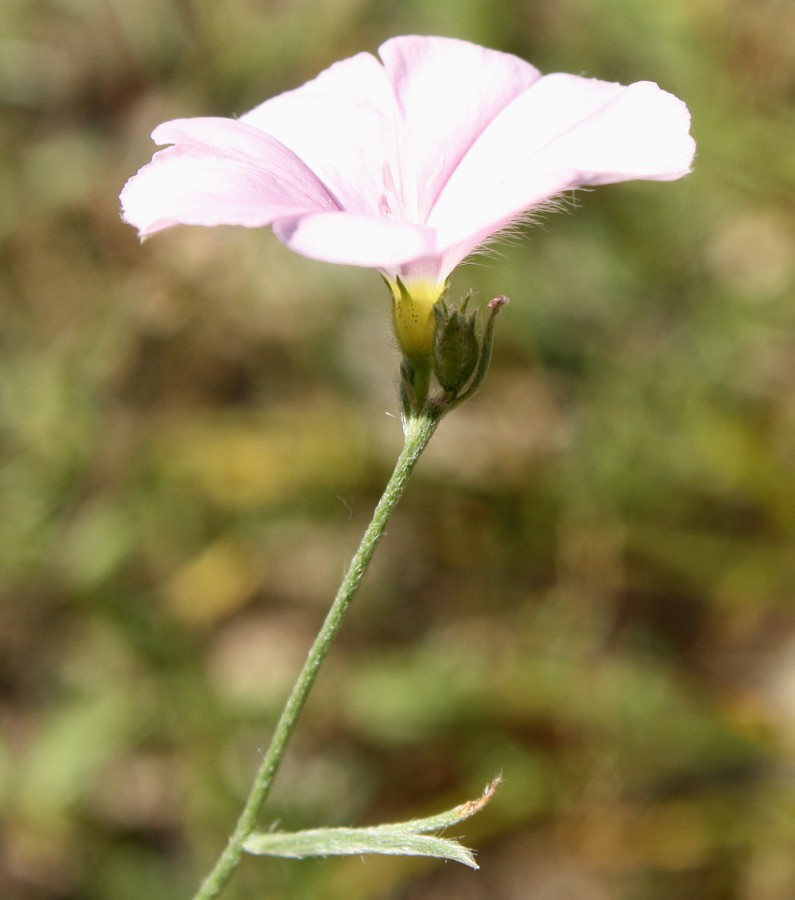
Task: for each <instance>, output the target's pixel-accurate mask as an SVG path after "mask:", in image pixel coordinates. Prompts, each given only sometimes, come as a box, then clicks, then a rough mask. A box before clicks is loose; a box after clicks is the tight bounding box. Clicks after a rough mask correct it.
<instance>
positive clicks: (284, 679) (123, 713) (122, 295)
mask: <svg viewBox="0 0 795 900" xmlns="http://www.w3.org/2000/svg"><path fill="white" fill-rule="evenodd" d="M410 32H417V33H441V34H448V35H454V36H459V37H463V38H468V39H472V40H475V41H478V42H480V43H483V44H487V45H490V46H493V47H499V48H501V49H504V50H508V51H512V52H514V53H517V54H519V55H521V56H523V57H525V58H527V59H529V60H531V61H532V62H534V63H535V64H536V65H537V66H539V67H540V68H541V69H542V70H544V71H558V70H562V71H573V72H579V73H584V74H589V75H594V76H598V77H602V78H607V79H615V80H620V81H624V82H629V81H635V80H641V79H649V80H654V81H657V82H659V83H660V84H661V85H663V86H664V87H666V88H667V89H669V90H672V91H674V92H675V93H677V94H679V95H680V96H681V97H683V98H684V99H685V100H686V101H687V102H688V103H689V105H690V107H691V110H692V113H693V120H694V133H695V135H696V137H697V140H698V142H699V157H698V159H697V164H696V168H695V172H694V174H693V175H692V176H691V177H690V178H689V179H687V180H685V181H682V182H677V183H675V184H668V185H659V184H630V185H621V186H615V187H609V188H601V189H599V190H598V191H596V192H594V193H583V194H580V195H578V197H577V205H578V206H579V207H580V208H579V209H577V210H576V212H574V213H573V214H572V215H558V216H554V217H547V218H546V219H545V220H544V223H543V225H542V227H536V228H535V229H533V230H531V231H528V232H527V233H526V234H525V235H523V236H522V238H521V239H520V240H517V241H514V242H512V243H511V244H510V245H508V246H503V247H501V248H500V253H499V254H498V257H497V258H496V259H492V260H482V259H481V260H479V262H478V264H473V265H469V266H467V267H465V268H463V269H461V270H460V271H459V273H458V274H457V276H456V281H455V290H460V291H463V290H465V289H467V288H469V287H473V288H475V289H476V290H477V292H478V294H479V296H480V297H481V299H483V300H487V299H489V298H490V297H492V296H494V295H495V294H498V293H506V294H508V295H509V296H510V297H511V298H512V300H513V303H512V305H511V306H510V307H509V308H508V309H507V310H506V311H505V313H504V314H503V316H502V317H501V319H500V322H499V326H500V327H499V328H498V337H497V348H496V352H495V361H494V368H493V371H492V374H491V375H490V377H489V380H488V382H487V384H486V386H485V388H484V389H483V391H482V393H481V394H480V395H479V396H478V398H477V399H476V400H475V401H473V402H472V403H470V404H468V405H467V406H465V407H463V408H461V409H460V410H458V411H456V413H455V414H454V415H453V416H451V417H450V419H449V420H447V421H446V422H445V423H444V425H443V426H442V428H441V430H440V433H439V435H438V437H437V439H436V441H435V444H434V445H432V447H431V448H430V450H429V452H428V455H427V457H426V458H425V459H424V460H423V462H422V463H421V465H420V467H419V469H418V471H417V474H416V475H415V478H414V482H413V484H412V485H411V486H410V489H409V492H408V495H407V497H406V498H405V500H404V502H403V503H402V505H401V507H400V509H399V512H398V514H397V517H396V520H395V522H394V523H393V525H392V526H391V528H390V532H389V534H388V537H387V539H386V541H385V542H384V544H383V545H382V548H381V550H380V555H379V556H378V558H377V561H376V564H375V565H374V568H373V570H372V572H371V573H370V576H369V578H368V580H367V581H366V583H365V587H364V590H363V592H362V595H361V597H360V598H359V599H358V601H357V604H356V605H355V606H354V610H353V613H352V615H351V618H350V621H349V622H348V623H347V628H346V629H345V631H344V633H343V636H342V638H341V641H340V645H339V646H338V647H337V648H336V649H335V651H334V653H333V655H332V658H331V659H330V661H329V665H328V669H327V670H326V671H325V672H324V674H323V676H322V677H321V679H320V681H319V683H318V686H317V693H316V695H315V696H314V698H313V699H312V701H311V702H310V706H309V708H308V710H307V715H306V716H305V719H304V720H303V722H302V725H301V727H300V729H299V731H298V734H297V736H296V740H295V742H294V745H293V747H292V750H291V753H290V755H289V758H288V760H287V761H286V764H285V766H284V769H283V771H282V772H281V774H280V778H279V780H278V784H277V788H276V790H275V793H274V795H273V798H272V802H271V803H270V806H269V808H268V810H267V822H278V823H280V824H281V826H282V827H292V826H295V827H312V826H317V825H321V824H366V823H369V822H376V821H386V820H390V819H392V820H399V819H401V818H407V817H409V816H412V815H420V814H424V813H428V812H432V811H438V810H441V809H443V808H445V807H446V806H449V805H452V804H453V803H456V802H459V801H461V800H463V799H466V798H467V797H470V796H475V795H477V793H478V792H479V791H480V789H481V788H482V787H483V785H484V784H485V783H486V782H487V781H488V780H489V779H490V778H491V777H492V776H493V775H494V774H495V773H496V772H497V771H502V772H503V774H504V776H505V780H506V783H505V785H504V787H503V788H502V790H501V792H500V794H499V796H498V797H497V799H496V800H495V801H494V803H493V804H492V805H491V806H490V807H489V808H488V810H487V811H486V812H485V813H484V814H482V815H481V816H479V817H478V818H476V819H474V820H472V821H471V822H469V823H467V824H466V826H463V827H462V836H463V839H464V841H465V842H466V843H468V844H469V845H472V846H475V847H477V848H479V850H480V855H479V861H480V863H481V866H482V868H481V871H480V872H479V873H476V874H473V873H471V872H469V871H465V870H463V869H461V870H458V869H457V868H454V867H453V866H451V865H447V866H444V865H440V864H436V863H433V862H428V861H411V860H397V859H386V858H384V859H374V858H371V859H368V860H366V861H364V862H363V861H361V860H359V859H353V860H335V861H331V860H329V861H317V862H315V861H312V862H305V863H300V862H287V861H284V862H280V861H276V862H274V861H271V862H268V861H263V860H259V859H257V860H247V861H246V862H245V864H244V866H243V868H242V869H241V871H240V873H239V877H238V878H237V879H236V880H235V883H234V885H233V886H232V889H231V890H230V891H229V898H230V900H234V898H236V897H237V898H243V897H247V898H253V897H263V898H264V897H269V898H274V900H275V898H297V900H299V898H300V900H302V898H318V900H338V898H345V900H371V898H372V900H383V898H395V900H397V898H400V900H437V898H455V900H476V898H484V900H485V898H489V900H535V898H539V900H540V898H563V897H566V898H577V900H580V898H582V900H600V898H621V900H624V898H627V900H656V898H666V900H668V898H674V897H676V898H680V897H681V898H685V897H687V898H704V900H791V898H792V897H793V896H795V853H794V852H793V848H794V847H795V769H794V768H793V761H794V756H793V754H794V753H795V609H794V608H793V597H794V596H795V552H793V543H794V541H793V539H794V538H795V303H793V286H794V285H795V155H793V153H792V147H793V146H795V115H793V101H795V5H793V4H792V3H791V2H788V0H758V2H755V3H747V2H744V0H667V2H665V3H643V2H640V0H606V2H603V3H600V4H595V3H594V4H589V3H584V2H578V0H557V2H555V3H549V2H542V0H503V2H502V3H500V4H493V3H487V2H485V0H456V2H453V0H447V2H444V0H436V2H424V3H421V2H418V0H409V2H405V3H400V4H393V3H386V2H383V0H135V2H132V3H131V2H123V0H3V11H2V16H0V102H1V103H2V118H0V153H2V160H3V164H2V167H1V168H0V297H2V302H1V305H0V435H1V442H0V454H2V469H0V502H1V503H2V506H1V507H0V508H1V509H2V515H0V585H2V603H1V605H0V723H1V727H0V821H1V822H2V824H0V833H1V834H2V838H1V839H0V848H1V849H0V896H2V897H3V898H8V900H109V898H113V900H124V898H144V897H145V898H147V900H174V898H177V897H181V896H183V897H184V896H189V895H190V893H191V890H192V888H193V886H194V885H195V883H196V880H197V878H198V877H199V876H200V875H201V874H203V873H204V871H205V870H206V868H207V867H208V865H209V863H210V861H211V860H212V859H213V858H214V856H215V854H216V852H217V851H218V849H219V848H220V847H221V846H222V844H223V842H224V840H225V838H226V835H227V834H228V832H229V829H230V828H231V825H232V823H233V821H234V820H235V818H236V815H237V812H238V810H239V807H240V804H241V800H242V797H243V796H244V794H245V792H246V790H247V788H248V784H249V781H250V778H251V776H252V773H253V771H254V769H255V767H256V764H257V760H258V756H259V752H260V750H261V748H262V747H263V745H264V744H265V742H266V740H267V735H268V729H269V723H271V722H272V721H273V717H274V716H275V714H276V712H277V710H278V708H279V706H280V703H281V702H282V699H283V697H284V695H285V692H286V691H287V689H288V686H289V684H290V683H291V679H292V677H293V675H294V674H295V672H296V670H297V668H298V666H299V665H300V663H301V662H302V660H303V657H304V654H305V652H306V648H307V646H308V643H309V641H310V640H311V637H312V635H313V634H314V630H315V629H316V627H317V625H318V623H319V621H320V618H321V616H322V615H323V613H324V610H325V608H326V605H327V603H328V602H329V599H330V597H331V595H332V593H333V591H334V589H335V588H336V584H337V581H338V579H339V576H340V574H341V571H342V567H343V565H344V564H345V562H346V561H347V559H348V558H349V556H350V554H351V553H352V551H353V549H354V547H355V545H356V543H357V541H358V536H359V534H360V531H361V529H362V527H363V525H364V524H365V522H366V521H367V519H368V517H369V514H370V511H371V509H372V506H373V504H374V502H375V499H376V497H377V496H378V494H379V492H380V489H381V486H382V485H383V483H384V480H385V478H386V476H387V473H388V472H389V470H390V469H391V465H392V462H393V460H394V457H395V455H396V453H397V451H398V449H399V445H400V428H399V425H398V423H397V421H396V419H395V418H394V417H393V414H394V411H395V402H394V397H393V391H394V380H395V374H396V373H395V369H396V358H395V354H394V352H392V351H391V350H390V338H389V335H388V321H387V316H386V295H385V291H384V289H383V286H382V285H381V284H380V282H379V280H378V278H377V277H376V276H375V275H374V274H373V273H371V272H367V271H364V270H356V269H345V268H338V267H333V266H323V265H321V264H319V263H313V262H310V261H308V260H305V259H302V258H300V257H297V256H293V255H291V254H290V253H289V252H288V251H287V250H285V249H284V248H283V247H281V246H280V245H279V244H278V243H277V242H276V241H275V239H274V238H273V237H272V235H271V234H270V233H269V232H267V231H266V230H259V231H246V230H244V229H214V230H202V229H178V230H176V231H173V232H171V233H169V234H166V235H162V236H158V237H156V238H155V239H153V240H151V241H150V242H148V243H147V244H146V245H145V246H143V247H141V246H139V244H138V241H137V239H136V237H135V234H134V232H133V231H132V229H130V228H128V227H127V226H125V225H124V224H123V223H121V221H120V220H119V218H118V201H117V196H118V192H119V190H120V188H121V186H122V184H123V183H124V181H125V179H126V178H127V177H128V176H129V175H131V174H132V173H133V172H134V171H136V169H137V168H138V167H139V166H140V165H142V164H143V163H144V162H146V161H147V160H148V159H149V158H150V155H151V153H152V151H153V149H154V148H153V146H152V145H151V143H150V141H149V137H148V135H149V132H150V131H151V129H152V128H153V127H154V126H155V125H156V124H158V123H159V122H161V121H163V120H165V119H168V118H171V117H177V116H186V115H198V114H210V115H231V114H234V113H239V112H242V111H245V110H246V109H248V108H250V107H251V106H253V105H255V104H257V103H259V102H260V101H262V100H263V99H265V98H267V97H268V96H271V95H274V94H276V93H278V92H280V91H282V90H284V89H287V88H289V87H294V86H297V85H298V84H300V83H302V82H303V81H304V80H306V79H307V78H309V77H312V76H313V75H314V74H315V73H316V72H317V71H319V70H320V69H321V68H323V67H324V66H326V65H327V64H329V63H330V62H332V61H333V60H335V59H339V58H342V57H344V56H346V55H349V54H352V53H354V52H357V51H359V50H361V49H370V50H373V51H374V50H375V49H376V48H377V46H378V44H379V43H380V42H381V41H382V40H384V39H386V38H387V37H390V36H392V35H394V34H401V33H410Z"/></svg>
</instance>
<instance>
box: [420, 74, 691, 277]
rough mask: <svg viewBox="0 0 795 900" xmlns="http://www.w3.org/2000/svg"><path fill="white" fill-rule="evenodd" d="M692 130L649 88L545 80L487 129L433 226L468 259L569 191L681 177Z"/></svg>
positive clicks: (681, 107)
mask: <svg viewBox="0 0 795 900" xmlns="http://www.w3.org/2000/svg"><path fill="white" fill-rule="evenodd" d="M689 125H690V116H689V113H688V111H687V107H686V106H685V104H684V103H682V101H681V100H678V99H677V98H676V97H674V96H673V95H672V94H668V93H666V92H665V91H663V90H661V89H660V88H659V87H657V85H655V84H651V83H650V82H638V83H636V84H633V85H630V86H629V87H624V86H623V85H620V84H612V83H609V82H604V81H598V80H596V79H587V78H580V77H577V76H575V75H562V74H561V75H547V76H545V77H544V78H542V79H541V80H540V81H538V82H537V83H536V84H535V85H533V86H532V87H531V88H530V89H529V90H528V91H526V92H525V93H524V94H522V96H520V97H518V98H517V99H516V100H515V101H514V102H513V103H512V104H511V105H510V106H509V107H508V108H507V109H505V111H504V112H503V113H502V114H501V115H500V116H498V117H497V118H496V119H495V121H494V122H493V123H492V124H491V126H490V127H489V128H487V129H486V130H485V131H484V133H483V134H482V135H481V137H480V138H479V140H478V141H477V142H476V143H475V144H474V145H473V147H472V149H471V150H470V152H469V153H468V154H467V156H466V157H465V159H464V160H462V162H461V165H460V166H459V167H458V169H457V170H456V172H455V173H454V174H453V176H452V177H451V178H450V181H449V182H448V184H447V185H446V188H445V190H444V191H443V193H442V194H441V195H440V197H439V199H438V201H437V204H436V206H435V207H434V209H433V211H432V212H431V215H430V216H429V219H428V224H429V225H432V226H434V227H435V228H437V229H438V230H439V246H440V247H442V248H450V247H452V246H454V245H460V246H459V251H458V252H461V251H462V250H463V248H464V246H465V245H466V244H468V245H469V249H470V250H471V249H472V248H473V247H474V246H476V245H477V244H478V243H480V242H481V241H482V240H483V239H484V238H485V237H487V236H488V235H490V234H493V233H494V232H495V231H497V230H498V229H499V228H500V227H502V226H504V225H505V224H507V223H508V222H510V221H511V220H512V219H514V218H515V217H516V216H517V215H519V214H521V213H522V212H524V211H525V210H528V209H531V208H533V207H534V206H537V205H538V204H539V203H543V201H545V200H547V199H549V198H550V197H552V196H554V195H555V194H557V193H560V192H561V191H564V190H567V189H569V188H573V187H578V186H583V185H595V184H607V183H610V182H616V181H626V180H630V179H650V180H656V181H666V180H672V179H675V178H680V177H682V176H683V175H686V174H687V173H688V172H689V171H690V165H691V163H692V159H693V154H694V152H695V144H694V142H693V139H692V138H691V137H690V135H689V133H688V132H689ZM462 242H463V243H462ZM461 258H462V257H461V256H459V258H458V259H459V260H460V259H461ZM453 264H455V263H453Z"/></svg>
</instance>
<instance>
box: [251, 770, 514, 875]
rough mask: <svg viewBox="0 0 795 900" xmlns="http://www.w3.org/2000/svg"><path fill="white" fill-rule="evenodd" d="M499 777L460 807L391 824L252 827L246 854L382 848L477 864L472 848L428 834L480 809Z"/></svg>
mask: <svg viewBox="0 0 795 900" xmlns="http://www.w3.org/2000/svg"><path fill="white" fill-rule="evenodd" d="M501 782H502V779H501V778H500V777H497V778H495V779H494V781H492V782H491V784H489V785H488V786H487V787H486V789H485V791H484V792H483V795H482V796H481V797H479V798H478V799H477V800H470V801H469V802H468V803H462V804H461V805H460V806H456V807H455V808H453V809H451V810H448V811H447V812H443V813H440V814H439V815H435V816H429V817H428V818H424V819H411V820H409V821H408V822H397V823H394V824H391V825H374V826H371V827H367V828H314V829H311V830H307V831H295V832H283V831H275V832H256V833H254V834H252V835H251V836H250V837H249V838H248V839H247V840H246V841H245V843H244V844H243V849H244V850H246V852H248V853H252V854H255V855H259V856H286V857H291V858H293V859H302V858H305V857H308V856H358V855H361V854H362V853H382V854H388V855H399V856H433V857H436V858H438V859H450V860H453V861H454V862H460V863H463V864H464V865H465V866H470V868H473V869H477V868H478V866H477V863H476V862H475V858H474V856H473V855H472V851H470V850H468V849H467V848H466V847H464V846H462V845H461V844H459V843H458V841H455V840H452V839H450V838H440V837H436V836H429V835H428V834H427V832H429V831H438V830H440V829H442V828H447V827H449V826H450V825H457V824H458V823H459V822H463V821H464V819H468V818H469V817H470V816H474V815H475V813H477V812H480V810H481V809H483V807H484V806H485V805H486V804H487V803H488V802H489V800H491V798H492V797H493V796H494V794H495V792H496V790H497V788H498V787H499V786H500V784H501Z"/></svg>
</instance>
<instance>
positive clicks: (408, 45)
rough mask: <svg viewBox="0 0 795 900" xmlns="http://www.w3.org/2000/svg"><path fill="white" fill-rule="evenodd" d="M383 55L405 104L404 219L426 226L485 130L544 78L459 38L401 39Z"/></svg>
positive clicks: (401, 126) (401, 127)
mask: <svg viewBox="0 0 795 900" xmlns="http://www.w3.org/2000/svg"><path fill="white" fill-rule="evenodd" d="M378 52H379V54H380V56H381V58H382V59H383V61H384V67H385V69H386V73H387V76H388V77H389V79H390V80H391V81H392V83H393V84H394V89H395V95H396V97H397V103H398V123H397V128H398V134H399V138H400V165H399V170H398V171H396V172H395V173H394V174H395V180H396V181H397V182H399V184H398V188H399V189H400V191H401V193H402V196H403V201H404V209H403V213H404V215H405V216H406V218H409V219H412V220H414V221H423V220H424V219H425V217H426V216H427V215H428V213H429V211H430V209H431V207H432V206H433V204H434V202H435V200H436V197H437V195H438V193H439V192H440V191H441V190H442V189H443V188H444V185H445V184H446V182H447V179H448V178H449V177H450V174H451V173H452V172H453V171H454V170H455V168H456V166H457V165H458V163H459V161H460V160H461V158H462V157H463V156H464V154H465V153H466V152H467V150H468V149H469V148H470V146H471V145H472V143H473V142H474V141H475V140H476V139H477V137H478V136H479V135H480V133H481V132H482V131H483V129H484V128H485V127H486V126H487V125H488V124H489V123H490V122H491V121H492V119H493V118H494V117H495V116H496V115H497V114H498V113H500V112H501V111H502V110H503V109H504V108H505V107H506V106H507V105H508V104H509V103H510V102H511V101H512V100H513V99H514V98H515V97H517V96H518V95H520V94H521V93H522V92H523V91H525V90H526V89H527V88H528V87H529V86H530V85H531V84H533V82H535V81H536V80H537V79H538V78H540V73H539V71H538V70H537V69H536V68H535V67H533V66H531V65H530V63H528V62H525V61H524V60H523V59H519V57H517V56H512V55H511V54H509V53H502V52H500V51H498V50H489V49H487V48H486V47H479V46H477V45H476V44H470V43H468V42H466V41H460V40H455V39H453V38H441V37H419V36H406V37H399V38H393V39H392V40H389V41H387V42H386V43H384V44H382V45H381V47H380V48H379V51H378Z"/></svg>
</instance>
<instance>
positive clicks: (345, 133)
mask: <svg viewBox="0 0 795 900" xmlns="http://www.w3.org/2000/svg"><path fill="white" fill-rule="evenodd" d="M241 121H242V122H246V123H247V124H249V125H253V126H255V127H257V128H259V129H261V130H262V131H265V132H267V133H268V134H270V135H272V136H273V137H275V138H276V139H277V140H279V141H281V142H282V143H283V144H284V145H285V146H287V147H289V148H290V149H291V150H292V151H293V152H294V153H295V154H297V155H298V156H299V157H300V158H301V159H302V160H303V161H304V162H305V163H306V164H307V165H308V166H309V167H310V168H311V169H312V171H313V172H315V173H316V174H317V175H318V177H319V178H320V179H322V181H323V182H324V184H326V186H327V187H328V189H329V190H330V191H331V192H332V193H333V194H334V196H335V197H336V199H337V200H338V202H339V204H340V206H342V207H343V208H344V209H346V210H349V211H350V212H358V213H378V210H379V202H380V200H381V197H382V195H383V194H384V168H385V165H390V164H391V165H392V166H394V165H395V164H396V160H397V150H396V146H397V145H396V141H397V136H396V134H395V97H394V94H393V92H392V86H391V85H390V84H389V81H388V79H387V77H386V74H385V72H384V69H383V66H381V64H380V63H379V62H378V60H377V59H376V58H375V57H374V56H372V55H371V54H369V53H359V54H357V55H356V56H353V57H351V58H350V59H344V60H342V61H341V62H338V63H335V64H334V65H333V66H331V67H330V68H328V69H326V70H325V71H324V72H321V73H320V75H318V76H317V78H314V79H313V80H312V81H309V82H307V83H306V84H304V85H303V86H301V87H299V88H296V89H295V90H292V91H287V92H286V93H284V94H280V95H279V96H278V97H273V98H272V99H271V100H266V101H265V103H262V104H260V106H257V107H255V108H254V109H252V110H251V111H250V112H248V113H246V114H245V115H244V116H242V118H241Z"/></svg>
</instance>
